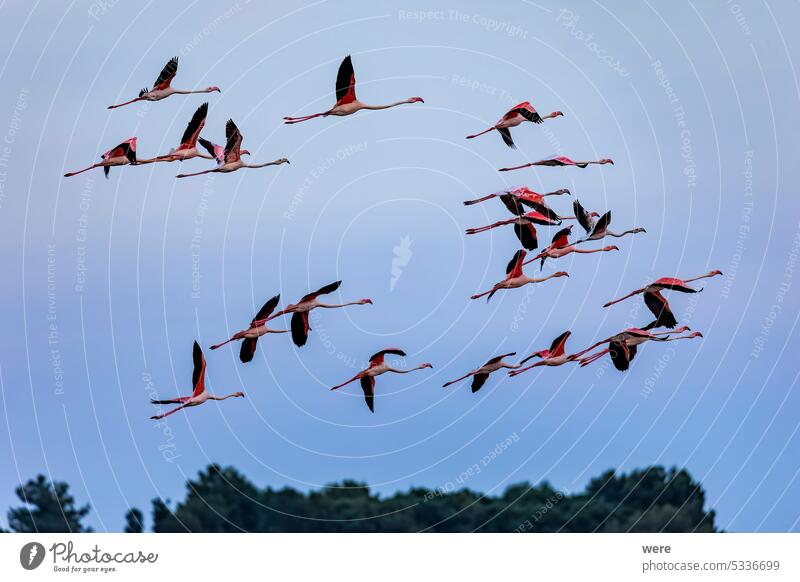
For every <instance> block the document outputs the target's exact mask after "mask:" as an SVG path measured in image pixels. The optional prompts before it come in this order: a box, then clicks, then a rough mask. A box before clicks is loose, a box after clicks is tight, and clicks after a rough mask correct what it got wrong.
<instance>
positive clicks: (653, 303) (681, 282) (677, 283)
mask: <svg viewBox="0 0 800 582" xmlns="http://www.w3.org/2000/svg"><path fill="white" fill-rule="evenodd" d="M717 275H722V271H720V270H718V269H715V270H713V271H709V272H708V273H706V274H705V275H699V276H697V277H692V278H691V279H676V278H674V277H661V278H660V279H656V280H655V281H653V282H652V283H648V284H647V285H645V286H644V287H641V288H639V289H636V290H634V291H632V292H630V293H628V294H627V295H625V296H624V297H620V298H619V299H614V300H613V301H609V302H608V303H606V304H605V305H603V307H609V306H611V305H614V304H615V303H619V302H620V301H624V300H625V299H628V298H629V297H633V296H634V295H639V294H640V293H644V303H645V305H647V308H648V309H649V310H650V311H651V312H652V313H653V315H655V317H656V319H655V321H653V322H652V323H650V324H648V325H646V326H645V327H643V328H642V329H645V330H648V329H652V328H654V327H675V326H676V325H677V324H678V321H677V320H676V319H675V316H674V315H673V313H672V311H671V310H670V307H669V302H667V300H666V299H665V298H664V296H663V295H661V291H664V290H668V291H680V292H681V293H699V292H700V291H702V290H703V288H702V287H701V288H700V289H694V288H692V287H689V285H688V283H691V282H692V281H697V280H699V279H707V278H710V277H716V276H717Z"/></svg>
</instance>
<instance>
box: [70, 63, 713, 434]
mask: <svg viewBox="0 0 800 582" xmlns="http://www.w3.org/2000/svg"><path fill="white" fill-rule="evenodd" d="M177 72H178V58H177V57H175V58H173V59H170V60H169V61H168V62H167V64H166V65H165V66H164V68H163V69H162V71H161V73H160V74H159V75H158V77H157V79H156V81H155V83H154V84H153V87H152V89H148V88H145V89H142V90H141V91H140V92H139V95H138V97H135V98H133V99H130V100H128V101H125V102H123V103H119V104H116V105H111V106H109V107H108V109H118V108H121V107H124V106H127V105H131V104H133V103H136V102H142V101H148V102H155V101H161V100H163V99H166V98H167V97H170V96H172V95H191V94H198V93H219V92H221V91H220V88H219V87H216V86H211V87H206V88H205V89H196V90H179V89H175V88H173V87H172V82H173V80H174V78H175V76H176V74H177ZM334 90H335V99H336V100H335V103H334V105H333V106H332V107H331V108H330V109H327V110H325V111H322V112H319V113H313V114H309V115H302V116H298V117H284V118H283V121H284V123H285V124H288V125H293V124H297V123H301V122H305V121H309V120H311V119H315V118H318V117H328V116H338V117H341V116H348V115H353V114H354V113H357V112H358V111H361V110H384V109H390V108H394V107H398V106H401V105H406V104H413V103H424V101H423V99H422V98H421V97H410V98H408V99H404V100H401V101H396V102H393V103H388V104H385V105H368V104H365V103H363V102H362V101H360V100H359V99H358V98H357V97H356V79H355V71H354V67H353V61H352V58H351V56H350V55H348V56H346V57H345V58H344V59H343V60H342V62H341V64H340V65H339V69H338V72H337V75H336V83H335V88H334ZM208 114H209V103H208V102H205V103H202V104H201V105H200V106H199V107H198V108H197V109H196V111H195V112H194V114H193V115H192V117H191V119H190V120H189V122H188V124H187V125H186V129H185V131H184V132H183V135H182V137H181V140H180V143H179V144H178V145H177V147H174V148H172V149H170V150H169V152H167V153H166V154H160V155H155V156H154V157H151V158H143V159H139V158H137V138H136V137H131V138H129V139H127V140H125V141H123V142H122V143H120V144H119V145H117V146H115V147H113V148H111V149H109V150H108V151H106V152H105V153H103V154H102V155H101V156H100V159H101V161H100V162H98V163H95V164H91V165H89V166H87V167H85V168H83V169H80V170H77V171H74V172H68V173H66V174H64V176H65V177H70V176H75V175H78V174H81V173H83V172H87V171H89V170H92V169H95V168H102V169H103V172H104V174H105V177H106V178H108V176H109V172H110V168H111V167H113V166H125V165H131V166H140V165H148V164H163V163H170V162H181V163H183V162H188V161H190V160H193V159H201V160H212V161H214V162H215V164H216V165H215V166H214V167H211V168H206V169H203V170H199V171H194V172H181V173H178V174H177V176H176V177H177V178H187V177H191V176H200V175H205V174H211V173H223V174H225V173H231V172H235V171H238V170H240V169H245V168H246V169H257V168H264V167H267V166H279V165H283V164H288V163H289V160H288V159H287V158H278V159H275V160H273V161H271V162H262V163H247V162H245V161H244V160H243V156H249V155H250V152H249V151H248V150H246V149H244V148H243V147H242V143H243V135H242V132H241V131H240V130H239V128H238V127H237V125H236V124H235V123H234V121H233V119H228V121H227V123H226V124H225V143H224V145H217V144H216V143H214V142H212V141H209V140H208V139H206V138H205V137H203V136H202V135H201V134H202V133H203V132H204V130H205V129H206V119H207V118H208ZM563 116H564V114H563V113H562V112H561V111H553V112H552V113H549V114H546V115H541V114H539V113H538V112H537V110H536V109H535V108H534V107H533V105H532V104H531V103H530V102H528V101H525V102H522V103H520V104H518V105H516V106H514V107H512V108H511V109H510V110H508V111H507V112H506V113H505V114H504V115H503V116H502V117H501V118H500V119H499V120H498V121H497V122H496V123H495V124H493V125H491V126H490V127H488V128H487V129H484V130H482V131H480V132H478V133H475V134H472V135H468V136H466V138H467V139H474V138H476V137H478V136H481V135H484V134H487V133H490V132H492V131H496V132H497V133H499V134H500V136H501V138H502V139H503V142H504V143H505V145H507V146H508V147H510V148H516V144H515V143H514V140H513V139H512V137H511V131H510V130H511V129H512V128H515V127H519V126H520V125H522V124H524V123H526V122H530V123H533V124H537V125H538V124H542V123H544V122H545V121H546V120H551V119H555V118H557V117H563ZM613 164H614V162H613V160H611V159H609V158H602V159H598V160H588V161H575V160H572V159H571V158H569V157H566V156H557V157H551V158H546V159H542V160H539V161H536V162H529V163H526V164H523V165H519V166H512V167H505V168H500V169H499V171H500V172H508V171H513V170H519V169H523V168H529V167H571V166H575V167H578V168H587V167H588V166H589V165H600V166H603V165H613ZM571 194H572V193H571V192H570V190H569V189H566V188H560V189H556V190H553V191H550V192H546V193H538V192H535V191H534V190H531V189H530V188H528V187H527V186H516V187H513V188H507V189H504V190H500V191H497V192H494V193H492V194H488V195H485V196H482V197H479V198H475V199H472V200H466V201H464V203H463V204H464V205H465V206H472V205H476V204H480V203H483V202H486V201H489V200H492V199H495V198H496V199H498V200H499V201H500V202H501V203H502V204H503V206H504V207H505V209H506V210H507V211H508V212H509V213H510V214H511V217H507V218H503V219H499V220H496V221H494V222H492V223H490V224H487V225H485V226H479V227H473V228H468V229H466V231H465V232H466V234H467V235H474V234H478V233H482V232H487V231H490V230H493V229H496V228H499V227H502V226H509V225H513V228H514V233H515V235H516V238H517V240H518V242H519V246H520V247H522V248H518V250H516V252H515V253H514V255H513V256H512V257H511V260H510V261H509V262H508V264H507V266H506V270H505V273H506V276H505V278H503V279H502V280H501V281H499V282H497V283H495V284H494V285H493V286H492V287H491V288H490V289H488V290H487V291H483V292H479V293H476V294H474V295H472V296H471V297H470V299H472V300H475V299H480V298H483V297H486V301H487V302H488V301H489V300H491V299H492V297H493V296H494V295H495V294H496V293H497V292H498V291H501V290H502V291H513V290H515V289H519V288H521V287H525V286H527V285H536V284H540V283H544V282H546V281H549V280H551V279H557V278H562V277H567V278H568V277H569V273H567V272H566V271H554V272H552V273H550V274H546V275H542V276H540V277H531V276H528V275H526V274H525V271H524V267H525V265H528V264H530V263H533V262H537V261H538V262H539V270H540V271H541V270H544V267H545V264H546V261H547V260H548V259H549V260H550V261H551V262H552V261H556V260H558V259H561V258H563V257H566V256H568V255H571V254H575V255H577V254H596V253H609V252H612V251H620V248H619V247H618V246H616V245H608V246H603V247H598V248H584V247H582V246H581V245H583V244H584V243H590V242H594V241H601V240H603V239H605V238H607V237H610V238H618V239H622V238H624V237H627V236H628V235H635V234H639V233H646V232H647V231H646V230H645V229H644V228H641V227H635V228H631V229H628V230H624V231H622V232H614V231H612V230H610V228H609V227H610V224H611V211H610V210H608V211H606V212H605V213H604V214H600V213H598V212H595V211H587V210H586V209H585V208H584V206H583V205H582V204H581V202H580V201H579V200H577V199H575V200H574V201H573V203H572V212H573V214H572V216H562V215H561V214H560V213H559V212H557V211H556V210H554V209H553V208H552V207H551V205H550V204H549V203H548V199H555V198H556V197H561V196H564V195H566V196H571ZM567 220H574V221H576V222H577V223H578V225H579V226H580V227H581V228H582V229H583V231H584V235H583V237H582V238H577V239H574V240H572V241H570V238H571V237H572V229H573V226H574V225H572V224H570V225H564V224H563V222H564V221H567ZM537 226H538V227H545V228H550V227H556V228H558V230H557V231H556V232H555V233H554V235H553V236H552V239H551V242H550V244H549V245H548V246H546V247H545V248H544V249H542V250H541V251H540V252H538V253H537V254H535V255H533V256H532V257H531V258H528V259H527V260H526V257H527V256H528V253H529V252H533V251H535V250H536V249H538V247H539V237H538V232H537V228H536V227H537ZM620 244H621V243H620ZM718 275H722V273H721V272H720V271H719V270H712V271H709V272H708V273H706V274H704V275H699V276H696V277H691V278H688V279H677V278H672V277H662V278H660V279H657V280H655V281H653V282H652V283H649V284H648V285H645V286H644V287H641V288H639V289H636V290H634V291H631V292H630V293H628V294H627V295H625V296H623V297H620V298H619V299H614V300H611V301H609V302H607V303H606V304H605V305H603V307H605V308H607V307H610V306H612V305H614V304H617V303H619V302H622V301H624V300H626V299H628V298H630V297H633V296H635V295H643V298H644V303H645V305H646V307H647V308H648V309H649V311H650V312H652V314H653V316H654V317H655V319H654V320H653V321H651V322H649V323H647V324H646V325H644V326H643V327H641V328H636V327H631V328H627V329H624V330H622V331H620V332H618V333H615V334H613V335H611V336H609V337H607V338H606V339H604V340H601V341H598V342H595V343H594V344H592V345H591V346H589V347H588V348H585V349H583V350H580V351H578V352H574V353H568V352H567V349H566V345H567V340H568V339H569V338H570V336H571V334H572V332H571V331H570V330H567V331H564V332H563V333H561V334H560V335H559V336H558V337H556V338H555V339H554V340H553V341H552V343H551V345H550V347H549V348H547V349H541V350H538V351H535V352H533V353H531V354H529V355H528V356H526V357H524V358H522V359H521V360H520V361H519V362H518V363H509V362H507V361H506V359H508V358H512V357H513V356H516V354H517V352H516V351H510V352H507V353H503V354H500V355H496V356H493V357H491V358H490V359H489V360H487V361H486V362H485V363H484V364H483V365H481V366H479V367H477V368H475V369H473V370H471V371H469V372H467V373H466V374H464V375H462V376H460V377H459V378H457V379H455V380H451V381H448V382H446V383H445V384H444V387H448V386H451V385H454V384H457V383H460V382H463V381H465V380H467V379H470V378H471V389H472V392H473V393H475V392H478V391H479V390H480V389H481V388H482V387H483V386H484V385H485V384H486V382H487V380H488V379H489V376H490V375H491V374H493V373H495V372H499V371H501V370H506V371H507V374H508V375H509V376H510V377H515V376H519V375H520V374H524V373H526V372H528V371H530V370H532V369H534V368H537V367H558V366H563V365H565V364H568V363H576V364H578V365H579V367H584V366H587V365H589V364H591V363H592V362H595V361H597V360H599V359H600V358H602V357H603V356H605V355H608V356H609V357H610V359H611V361H612V363H613V365H614V367H615V368H617V369H618V370H620V371H625V370H628V369H629V367H630V365H631V363H632V362H633V360H634V358H635V357H636V354H637V350H638V347H639V346H641V345H643V344H644V343H646V342H671V341H677V340H683V339H693V338H699V337H702V334H701V333H700V332H698V331H692V330H690V329H689V327H688V326H685V325H684V326H681V327H676V326H677V325H678V319H677V318H676V316H675V313H674V312H673V311H672V309H671V308H670V305H669V302H668V301H667V299H666V297H665V296H664V294H663V293H664V292H668V291H676V292H679V293H697V292H699V291H702V288H700V289H695V288H694V287H691V286H689V283H691V282H693V281H697V280H700V279H704V278H712V277H715V276H718ZM341 284H342V282H341V281H335V282H333V283H330V284H327V285H324V286H322V287H320V288H319V289H317V290H316V291H313V292H310V293H307V294H305V295H303V296H302V297H301V298H300V299H299V300H298V301H297V302H296V303H289V304H287V305H285V307H283V308H279V303H280V294H277V295H275V296H273V297H271V298H270V299H268V300H267V301H266V302H265V303H264V304H263V306H262V307H261V308H260V309H259V310H258V311H257V312H256V314H255V315H254V316H253V318H252V319H251V321H250V324H249V326H248V327H246V328H245V329H242V330H240V331H237V332H235V333H232V335H230V336H229V337H228V339H226V340H224V341H221V342H220V343H218V344H215V345H212V346H210V349H211V350H217V349H219V348H221V347H223V346H225V345H227V344H229V343H233V342H241V345H240V348H239V360H240V361H241V362H242V363H244V364H247V363H250V362H252V361H253V359H254V357H255V354H256V348H257V345H258V341H259V339H262V343H263V341H264V340H265V336H269V335H278V336H279V335H281V334H290V335H291V338H292V342H293V343H294V345H295V346H296V347H298V348H300V347H303V346H305V345H306V343H307V342H308V339H309V332H310V331H312V330H311V327H310V320H309V314H310V312H311V311H312V310H314V309H338V308H344V307H348V306H356V305H372V303H373V302H372V300H371V299H357V300H353V301H348V302H344V303H326V302H323V301H322V300H321V299H322V298H323V297H324V296H327V295H330V294H333V293H336V292H338V291H339V288H340V286H341ZM283 316H290V318H289V326H288V328H287V329H278V328H273V327H270V326H269V325H268V323H269V322H270V321H272V320H273V319H276V318H279V317H283ZM662 328H666V329H662ZM659 330H661V331H659ZM684 334H685V335H684ZM272 341H274V340H270V342H272ZM262 349H264V348H263V347H262ZM192 354H193V362H194V371H193V375H192V388H193V391H192V394H191V396H183V397H177V398H167V399H163V400H152V404H154V405H158V406H161V405H168V404H174V405H176V406H175V407H174V408H172V409H170V410H168V411H167V412H164V413H160V414H157V415H154V416H152V417H151V418H152V419H155V420H160V419H163V418H165V417H167V416H170V415H172V414H174V413H176V412H178V411H180V410H185V409H187V408H192V407H197V406H199V405H201V404H204V403H206V402H207V401H209V400H217V401H223V400H227V399H230V398H243V397H244V392H241V391H235V392H231V393H229V394H227V395H224V396H216V395H214V394H212V393H211V392H209V391H208V389H207V387H206V361H205V358H204V356H203V352H202V349H201V348H200V345H199V344H198V343H197V342H196V341H195V342H194V344H193V352H192ZM387 356H396V357H400V358H405V357H406V352H404V351H403V350H401V349H399V348H385V349H381V350H379V351H378V352H376V353H375V354H373V355H372V356H371V357H370V358H369V359H368V364H367V365H366V367H365V368H364V369H362V370H361V371H359V372H358V373H356V374H355V375H354V376H353V377H351V378H350V379H349V380H347V381H345V382H342V383H340V384H337V385H335V386H333V387H332V388H331V389H330V390H332V391H336V390H339V389H340V388H343V387H345V386H347V385H349V384H351V383H352V382H355V381H359V382H360V385H361V389H362V392H363V397H364V401H365V403H366V405H367V408H368V410H369V411H370V412H375V397H376V393H375V379H376V377H377V376H380V375H382V374H385V373H387V372H392V373H394V374H408V373H411V372H414V371H418V370H423V369H427V368H432V367H433V366H432V365H431V364H430V363H423V364H420V365H417V366H415V367H411V368H408V367H405V366H404V365H399V366H398V365H397V364H395V365H391V364H390V363H388V362H387V361H386V358H387ZM531 360H535V361H534V362H533V363H531V364H528V362H530V361H531Z"/></svg>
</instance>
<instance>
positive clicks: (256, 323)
mask: <svg viewBox="0 0 800 582" xmlns="http://www.w3.org/2000/svg"><path fill="white" fill-rule="evenodd" d="M280 298H281V296H280V295H276V296H275V297H273V298H272V299H270V300H269V301H267V302H266V303H265V304H264V305H263V306H262V307H261V309H259V310H258V313H256V316H255V317H254V318H253V320H252V321H251V322H250V327H248V328H247V329H243V330H242V331H238V332H236V333H235V334H233V335H232V336H231V337H230V339H227V340H225V341H224V342H222V343H219V344H216V345H213V346H211V349H212V350H216V349H217V348H221V347H222V346H224V345H225V344H227V343H229V342H232V341H236V340H244V341H242V347H241V349H240V351H239V359H240V360H241V361H242V363H247V362H250V361H251V360H252V359H253V356H255V354H256V344H257V343H258V338H260V337H261V336H262V335H266V334H268V333H289V330H288V329H272V328H269V327H267V326H266V325H265V323H264V322H265V321H266V319H267V318H268V317H269V316H270V314H271V313H272V312H273V311H275V307H276V306H277V305H278V301H279V300H280Z"/></svg>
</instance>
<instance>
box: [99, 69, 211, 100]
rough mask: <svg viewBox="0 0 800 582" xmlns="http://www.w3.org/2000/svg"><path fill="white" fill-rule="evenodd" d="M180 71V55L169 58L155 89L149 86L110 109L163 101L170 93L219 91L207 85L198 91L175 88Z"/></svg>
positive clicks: (183, 93)
mask: <svg viewBox="0 0 800 582" xmlns="http://www.w3.org/2000/svg"><path fill="white" fill-rule="evenodd" d="M177 72H178V57H173V58H171V59H170V60H169V62H168V63H167V64H166V65H164V68H163V69H162V70H161V73H160V74H159V75H158V78H157V79H156V82H155V83H154V84H153V89H152V90H150V89H148V88H147V87H145V88H144V89H142V90H141V91H139V96H138V97H137V98H136V99H131V100H130V101H126V102H125V103H120V104H119V105H109V106H108V108H109V109H116V108H117V107H124V106H125V105H130V104H131V103H136V102H137V101H161V100H162V99H166V98H167V97H169V96H170V95H191V94H193V93H214V92H217V93H219V92H220V90H219V87H206V88H205V89H197V90H196V91H181V90H180V89H174V88H173V87H172V85H171V83H172V79H174V78H175V74H176V73H177Z"/></svg>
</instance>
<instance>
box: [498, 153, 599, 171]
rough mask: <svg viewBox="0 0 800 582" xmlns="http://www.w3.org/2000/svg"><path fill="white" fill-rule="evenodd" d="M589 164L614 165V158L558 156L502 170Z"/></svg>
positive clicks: (583, 165)
mask: <svg viewBox="0 0 800 582" xmlns="http://www.w3.org/2000/svg"><path fill="white" fill-rule="evenodd" d="M589 164H600V165H602V164H611V165H614V160H610V159H608V158H603V159H602V160H597V161H587V162H576V161H574V160H571V159H569V158H568V157H566V156H558V157H556V158H549V159H547V160H539V161H538V162H530V163H527V164H523V165H521V166H514V167H511V168H500V170H499V171H500V172H509V171H511V170H521V169H522V168H530V167H531V166H578V167H579V168H585V167H586V166H588V165H589Z"/></svg>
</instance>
